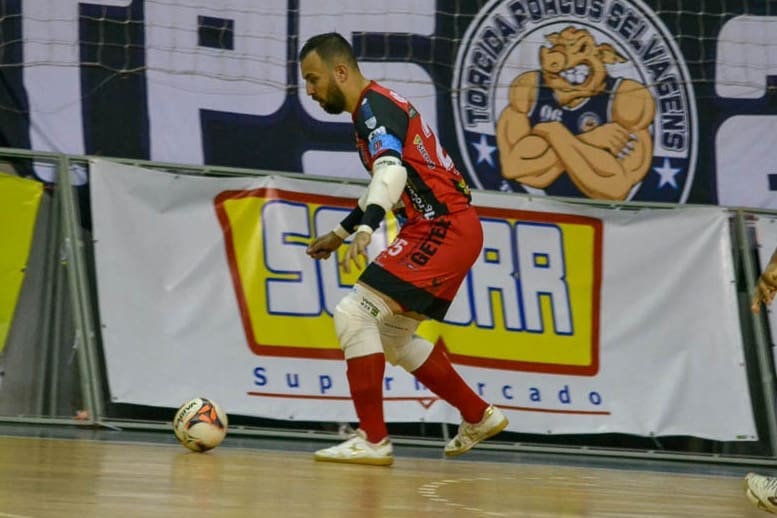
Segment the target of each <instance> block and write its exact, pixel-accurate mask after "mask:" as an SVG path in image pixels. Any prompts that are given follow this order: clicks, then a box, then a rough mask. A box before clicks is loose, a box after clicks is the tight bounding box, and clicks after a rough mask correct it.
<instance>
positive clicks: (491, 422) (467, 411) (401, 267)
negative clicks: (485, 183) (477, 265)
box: [365, 209, 508, 455]
mask: <svg viewBox="0 0 777 518" xmlns="http://www.w3.org/2000/svg"><path fill="white" fill-rule="evenodd" d="M398 237H401V238H402V240H403V242H404V243H406V246H405V247H404V249H403V250H402V251H401V252H400V253H396V249H393V251H394V254H393V255H390V254H385V256H383V257H380V258H379V259H376V262H377V263H380V264H381V265H382V266H383V268H384V269H386V270H387V271H388V273H389V274H391V275H393V277H394V278H393V279H391V282H389V281H387V280H385V279H381V277H380V276H379V275H377V274H374V275H370V276H368V279H367V280H371V281H374V282H375V283H376V285H378V286H379V287H384V286H385V289H387V290H390V291H389V292H388V295H390V296H391V297H392V298H393V299H394V300H395V301H397V302H398V303H399V304H400V305H402V307H403V308H404V309H406V310H411V311H413V312H415V313H422V314H424V315H427V316H429V317H431V318H434V319H436V320H443V319H444V317H445V314H446V313H447V311H448V307H449V306H450V303H451V301H452V300H453V298H454V297H455V296H456V293H457V292H458V290H459V287H460V286H461V284H462V282H463V281H464V279H465V278H466V276H467V274H468V272H469V270H470V268H471V267H472V264H473V263H474V262H475V261H476V260H477V258H478V257H479V256H480V253H481V251H482V243H483V234H482V228H481V225H480V220H479V217H478V215H477V213H476V212H475V210H474V209H470V210H467V211H464V212H459V213H456V214H450V215H447V216H444V217H442V218H438V219H437V220H433V221H427V222H421V223H417V224H414V225H412V226H410V225H408V226H406V227H403V229H402V232H400V236H398ZM430 243H431V244H432V245H433V246H432V247H430V246H429V244H430ZM430 249H434V253H432V254H426V256H425V257H422V258H421V259H422V260H421V261H418V260H416V259H418V255H417V252H418V251H419V250H421V251H424V250H426V251H428V250H430ZM412 263H414V264H413V268H408V267H407V266H406V265H407V264H412ZM365 273H366V272H365ZM395 313H396V310H395ZM392 318H393V319H394V320H395V321H396V320H398V319H399V318H401V317H400V316H397V315H395V316H394V317H392ZM384 330H385V324H384V326H383V327H382V328H381V338H382V339H383V340H384V349H385V345H386V340H385V337H384V336H383V333H384ZM413 331H415V328H413ZM402 347H403V350H402V352H401V354H396V355H395V356H397V357H398V358H399V361H400V364H401V365H402V367H404V368H405V369H407V370H408V371H409V372H411V373H412V374H413V375H414V376H415V377H416V379H418V380H419V381H420V382H421V383H423V384H424V385H425V386H427V387H428V388H429V389H430V390H432V391H433V392H434V393H435V394H437V395H438V396H440V397H441V398H442V399H444V400H445V401H447V402H448V403H450V404H451V405H452V406H454V407H455V408H457V409H458V410H459V412H461V415H462V424H461V426H460V428H459V434H458V435H457V436H456V437H454V439H453V440H452V441H451V442H450V443H449V444H448V445H447V446H446V449H445V452H446V454H447V455H459V454H461V453H464V452H466V451H468V450H469V449H470V448H472V447H473V446H474V445H476V444H477V443H478V442H480V441H482V440H484V439H487V438H488V437H491V436H493V435H495V434H497V433H499V432H500V431H502V430H503V429H504V428H505V427H506V426H507V424H508V421H507V418H506V417H505V416H504V415H503V414H502V412H501V411H500V410H499V409H497V408H495V407H493V406H490V405H489V404H488V403H487V402H485V401H484V400H483V399H482V398H481V397H480V396H478V395H477V394H476V393H475V391H473V390H472V389H471V388H470V387H469V385H467V383H466V382H465V381H464V380H463V379H462V378H461V376H460V375H459V374H458V372H456V370H455V369H454V367H453V364H452V363H451V361H450V359H449V357H448V355H447V352H446V351H445V348H444V347H441V346H440V347H433V346H432V344H431V343H429V342H428V341H426V340H423V339H422V338H419V337H409V338H407V339H406V341H405V342H404V343H402ZM387 356H389V355H388V353H387Z"/></svg>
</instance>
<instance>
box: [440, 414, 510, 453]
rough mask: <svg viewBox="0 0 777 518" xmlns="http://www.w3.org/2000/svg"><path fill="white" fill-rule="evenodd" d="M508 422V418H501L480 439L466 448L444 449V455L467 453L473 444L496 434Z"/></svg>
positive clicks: (475, 444) (505, 426)
mask: <svg viewBox="0 0 777 518" xmlns="http://www.w3.org/2000/svg"><path fill="white" fill-rule="evenodd" d="M508 424H510V420H509V419H507V418H506V417H505V418H504V419H502V421H501V422H500V423H499V424H498V425H496V426H495V427H493V428H492V429H491V430H489V431H488V433H487V434H486V435H484V436H483V438H482V439H480V440H478V441H476V442H473V443H472V444H470V445H469V446H467V447H466V448H462V449H460V450H446V451H445V456H446V457H458V456H459V455H461V454H462V453H467V452H468V451H469V450H471V449H472V448H474V447H475V446H477V445H478V444H480V443H481V442H483V441H485V440H486V439H490V438H491V437H493V436H495V435H496V434H498V433H499V432H501V431H502V430H504V429H505V428H507V425H508Z"/></svg>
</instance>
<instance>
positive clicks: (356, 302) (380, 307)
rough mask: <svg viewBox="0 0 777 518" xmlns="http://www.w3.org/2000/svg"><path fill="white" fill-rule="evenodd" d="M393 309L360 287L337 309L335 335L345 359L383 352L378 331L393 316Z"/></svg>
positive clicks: (354, 289) (357, 286)
mask: <svg viewBox="0 0 777 518" xmlns="http://www.w3.org/2000/svg"><path fill="white" fill-rule="evenodd" d="M391 314H392V313H391V310H390V309H389V307H388V306H387V305H386V303H385V302H384V301H383V299H381V298H380V297H379V296H378V295H375V294H374V293H372V292H371V291H369V290H367V289H366V288H363V287H361V286H359V285H356V286H354V288H353V291H351V292H350V293H349V294H348V295H346V296H345V297H343V300H341V301H340V303H339V304H337V307H335V314H334V319H335V332H336V333H337V339H338V340H339V341H340V347H341V348H342V349H343V354H344V355H345V359H346V360H348V359H350V358H358V357H360V356H368V355H370V354H375V353H381V352H383V346H382V344H381V340H380V332H379V331H378V329H379V327H380V325H381V323H382V322H383V320H385V319H386V318H387V317H389V316H391Z"/></svg>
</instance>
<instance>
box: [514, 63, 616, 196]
mask: <svg viewBox="0 0 777 518" xmlns="http://www.w3.org/2000/svg"><path fill="white" fill-rule="evenodd" d="M539 77H540V79H539V81H538V84H537V97H536V100H535V101H534V106H532V109H531V111H530V112H529V123H530V124H531V125H532V127H534V126H535V125H536V124H538V123H540V122H550V121H559V122H561V123H562V124H563V125H564V126H565V127H566V128H567V129H568V130H569V131H570V132H571V133H572V134H573V135H579V134H580V133H584V132H586V131H589V130H591V129H593V128H595V127H597V126H601V125H602V124H604V123H606V122H608V121H609V120H610V115H611V114H610V107H611V104H612V97H613V95H614V94H615V90H616V89H617V88H618V85H619V84H620V81H621V80H620V78H614V77H610V76H608V77H607V78H606V79H605V83H604V84H605V86H604V89H603V90H602V91H601V92H600V93H598V94H596V95H594V96H591V97H589V98H588V99H587V100H585V101H584V102H583V103H582V104H580V105H578V106H575V107H574V108H567V107H564V106H561V105H560V104H559V103H558V101H557V100H556V98H555V97H554V96H553V89H552V88H550V87H548V86H547V85H546V84H545V82H544V81H543V80H542V74H539ZM545 194H547V195H549V196H572V197H576V198H585V197H586V195H585V194H583V192H582V191H580V189H578V188H577V186H576V185H575V184H574V182H572V180H571V179H570V178H569V175H567V174H562V175H561V176H559V177H558V178H557V179H556V180H555V181H554V182H553V183H552V184H550V185H548V186H547V187H545Z"/></svg>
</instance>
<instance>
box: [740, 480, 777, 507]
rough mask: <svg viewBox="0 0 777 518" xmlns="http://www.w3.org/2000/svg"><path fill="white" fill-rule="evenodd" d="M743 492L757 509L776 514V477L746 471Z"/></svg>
mask: <svg viewBox="0 0 777 518" xmlns="http://www.w3.org/2000/svg"><path fill="white" fill-rule="evenodd" d="M745 494H746V495H747V498H749V499H750V501H751V502H753V504H754V505H755V506H756V507H757V508H758V509H760V510H762V511H766V512H767V513H772V514H777V477H765V476H763V475H757V474H755V473H748V474H747V475H746V476H745Z"/></svg>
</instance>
